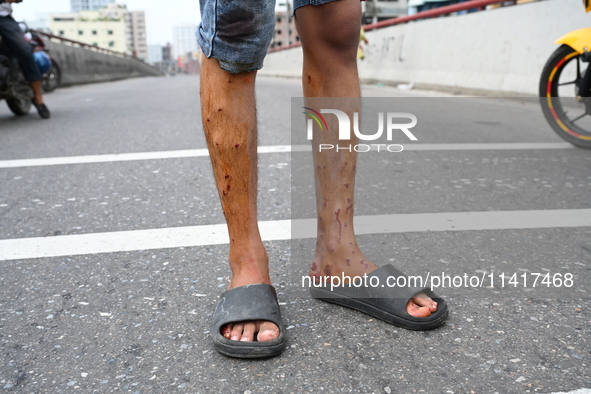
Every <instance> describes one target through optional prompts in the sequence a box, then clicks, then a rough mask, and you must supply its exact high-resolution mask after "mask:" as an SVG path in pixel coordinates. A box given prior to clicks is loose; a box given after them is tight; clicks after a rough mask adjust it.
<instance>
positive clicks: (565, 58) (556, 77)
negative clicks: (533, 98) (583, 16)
mask: <svg viewBox="0 0 591 394" xmlns="http://www.w3.org/2000/svg"><path fill="white" fill-rule="evenodd" d="M583 3H584V5H585V9H586V11H587V12H589V11H591V0H583ZM555 44H562V45H561V46H560V47H559V48H558V49H557V50H556V51H554V53H553V54H552V56H550V59H548V62H547V63H546V65H545V66H544V69H543V71H542V78H541V79H540V102H541V104H542V110H543V111H544V115H545V116H546V119H547V120H548V122H549V123H550V125H551V126H552V128H553V129H554V131H556V133H558V135H559V136H560V137H562V138H564V139H565V140H567V141H568V142H570V143H572V144H574V145H576V146H579V147H582V148H589V149H591V67H589V64H590V62H591V52H590V50H591V28H585V29H579V30H575V31H572V32H570V33H568V34H566V35H564V36H562V37H560V38H559V39H558V40H556V42H555Z"/></svg>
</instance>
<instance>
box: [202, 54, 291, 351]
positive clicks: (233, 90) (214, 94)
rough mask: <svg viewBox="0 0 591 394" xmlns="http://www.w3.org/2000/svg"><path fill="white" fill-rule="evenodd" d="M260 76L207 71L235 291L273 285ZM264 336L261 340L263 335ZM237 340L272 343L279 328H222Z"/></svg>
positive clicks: (205, 94)
mask: <svg viewBox="0 0 591 394" xmlns="http://www.w3.org/2000/svg"><path fill="white" fill-rule="evenodd" d="M255 78H256V72H248V73H239V74H231V73H228V72H226V71H224V70H222V69H221V68H220V67H219V64H218V61H217V60H215V59H207V58H205V57H204V59H203V63H202V66H201V113H202V121H203V129H204V131H205V138H206V140H207V145H208V148H209V154H210V157H211V162H212V165H213V173H214V177H215V182H216V186H217V189H218V193H219V196H220V200H221V203H222V209H223V211H224V215H225V216H226V221H227V224H228V232H229V235H230V257H229V260H230V269H231V270H232V280H231V281H230V285H229V288H230V289H232V288H235V287H239V286H244V285H248V284H253V283H266V284H271V279H270V278H269V267H268V256H267V251H266V250H265V247H264V245H263V242H262V240H261V236H260V233H259V228H258V223H257V129H256V105H255V95H254V85H255ZM257 333H258V334H257ZM222 334H223V335H224V336H225V337H226V338H228V339H232V340H242V341H252V340H253V339H254V338H255V335H256V338H257V340H258V341H261V342H263V341H270V340H273V339H275V338H277V337H278V336H279V328H278V327H277V326H276V325H275V324H273V323H271V322H265V321H251V322H239V323H235V324H229V325H226V326H225V327H223V328H222Z"/></svg>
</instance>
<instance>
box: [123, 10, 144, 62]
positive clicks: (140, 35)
mask: <svg viewBox="0 0 591 394" xmlns="http://www.w3.org/2000/svg"><path fill="white" fill-rule="evenodd" d="M127 23H128V26H129V28H130V29H131V46H130V47H131V48H133V51H134V54H135V56H136V57H138V58H140V59H142V60H147V59H148V41H147V39H146V14H145V13H144V11H131V12H130V13H128V15H127Z"/></svg>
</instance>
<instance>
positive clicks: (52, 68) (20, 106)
mask: <svg viewBox="0 0 591 394" xmlns="http://www.w3.org/2000/svg"><path fill="white" fill-rule="evenodd" d="M19 25H20V28H21V30H22V31H23V35H24V37H25V40H27V42H28V43H29V44H30V45H31V47H32V48H33V54H34V57H35V61H36V62H37V64H38V66H39V68H40V71H41V72H42V74H43V80H42V84H41V86H42V87H43V90H44V91H46V92H51V91H53V90H55V89H56V88H57V87H58V86H59V83H60V77H61V74H60V70H59V67H58V65H57V64H56V62H55V61H54V60H53V59H52V58H51V56H49V54H47V52H46V49H45V43H44V41H43V39H41V37H40V35H39V34H38V33H37V32H36V31H34V30H29V28H28V27H27V25H26V24H25V23H19ZM33 96H34V95H33V91H32V89H31V87H30V85H29V82H27V81H26V80H25V78H24V76H23V75H22V73H21V71H20V68H19V65H18V62H17V60H16V58H15V57H14V56H13V55H12V54H11V53H10V50H9V49H8V47H6V45H5V44H3V43H2V38H1V37H0V100H2V99H5V100H6V104H8V108H10V110H11V111H12V113H14V114H15V115H17V116H22V115H26V114H28V113H29V111H30V109H31V105H32V104H31V99H32V98H33Z"/></svg>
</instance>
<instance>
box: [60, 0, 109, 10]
mask: <svg viewBox="0 0 591 394" xmlns="http://www.w3.org/2000/svg"><path fill="white" fill-rule="evenodd" d="M112 1H113V0H70V11H71V12H80V11H95V10H98V9H99V8H101V7H106V6H107V4H109V3H111V2H112Z"/></svg>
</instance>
